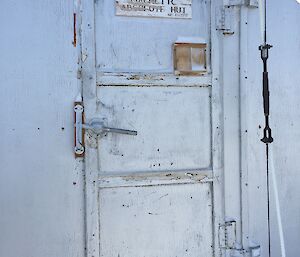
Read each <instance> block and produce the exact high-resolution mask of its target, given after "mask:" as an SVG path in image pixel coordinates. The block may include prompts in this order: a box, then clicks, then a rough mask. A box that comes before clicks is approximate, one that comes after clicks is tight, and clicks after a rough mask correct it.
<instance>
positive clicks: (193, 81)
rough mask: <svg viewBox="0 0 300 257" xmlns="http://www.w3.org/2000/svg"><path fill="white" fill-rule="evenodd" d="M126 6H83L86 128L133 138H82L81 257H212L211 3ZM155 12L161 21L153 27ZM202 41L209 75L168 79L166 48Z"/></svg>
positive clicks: (106, 2)
mask: <svg viewBox="0 0 300 257" xmlns="http://www.w3.org/2000/svg"><path fill="white" fill-rule="evenodd" d="M132 2H137V1H112V0H98V1H95V3H92V1H90V3H88V2H87V1H85V2H84V3H83V8H82V10H83V18H82V67H83V70H82V74H83V86H84V95H83V97H84V105H85V120H86V122H89V121H91V120H92V119H94V118H98V119H99V120H100V121H101V122H102V123H103V126H105V127H111V128H118V129H126V130H131V131H136V132H137V135H134V132H132V133H129V134H128V133H127V134H126V133H120V132H122V131H113V130H112V131H110V132H107V133H102V134H100V135H98V136H96V135H95V134H94V133H92V132H91V131H88V132H87V134H86V161H85V162H86V176H87V177H86V181H87V183H86V186H87V187H86V197H87V199H86V200H87V204H86V208H87V252H88V256H95V257H96V256H97V257H98V256H104V257H111V256H115V257H142V256H147V257H158V256H159V257H168V256H169V257H174V256H192V257H196V256H199V257H200V256H201V257H210V256H213V251H214V243H215V240H214V234H215V233H214V217H213V211H214V208H215V206H214V204H213V203H215V202H216V200H215V201H214V202H213V197H212V195H213V191H214V190H215V188H214V186H215V185H214V183H213V179H212V178H213V156H215V154H213V151H212V145H213V136H212V119H213V115H212V109H213V108H214V107H212V101H211V97H212V87H211V85H212V84H211V72H210V66H211V65H210V55H209V53H210V51H209V49H210V41H211V37H210V3H209V1H202V0H201V1H200V0H199V1H193V3H192V5H191V6H190V5H189V4H190V3H191V1H190V0H185V1H152V4H150V5H149V4H146V3H143V4H139V6H142V7H139V8H144V9H143V11H141V9H134V8H133V7H132V8H131V7H128V3H132ZM140 2H141V1H140ZM142 2H149V1H142ZM150 2H151V1H150ZM158 2H160V4H159V3H158ZM126 3H127V6H126ZM153 3H154V4H153ZM179 3H181V4H182V5H183V6H185V7H186V9H185V11H184V12H187V14H186V15H183V14H182V13H181V14H180V12H183V9H181V11H179V10H180V9H179V5H178V4H179ZM123 4H124V5H123ZM124 6H125V7H124ZM133 6H135V5H134V4H133ZM153 6H154V7H153ZM157 6H159V7H157ZM175 7H178V8H177V9H176V8H175ZM126 8H127V9H126ZM128 8H129V9H128ZM155 8H156V9H155ZM163 8H165V9H163ZM167 8H169V9H167ZM171 8H173V9H171ZM152 10H155V12H160V10H164V11H165V13H163V14H157V13H156V15H154V16H155V17H153V15H152ZM126 11H127V12H126ZM175 11H176V12H178V14H174V12H175ZM144 16H147V17H144ZM163 16H165V17H163ZM180 38H181V39H180ZM199 38H201V40H202V41H201V42H202V43H203V42H204V43H206V44H207V47H206V48H207V58H206V59H207V60H206V72H205V73H204V75H202V76H175V75H174V71H173V43H175V42H176V41H178V40H179V39H180V40H181V41H184V40H186V41H187V42H189V43H191V42H193V40H194V41H197V40H198V41H199V40H200V39H199ZM198 41H197V42H198ZM216 151H217V150H216ZM219 205H220V206H221V203H219ZM216 213H217V212H216ZM215 218H216V214H215Z"/></svg>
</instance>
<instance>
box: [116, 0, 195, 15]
mask: <svg viewBox="0 0 300 257" xmlns="http://www.w3.org/2000/svg"><path fill="white" fill-rule="evenodd" d="M116 15H118V16H145V17H162V18H175V19H176V18H177V19H191V18H192V0H116Z"/></svg>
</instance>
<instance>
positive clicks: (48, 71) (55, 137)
mask: <svg viewBox="0 0 300 257" xmlns="http://www.w3.org/2000/svg"><path fill="white" fill-rule="evenodd" d="M73 8H74V7H73V1H59V0H51V1H50V0H47V1H44V0H43V1H16V0H3V1H1V3H0V31H1V40H0V49H1V58H0V74H1V75H0V85H1V86H0V95H1V103H0V107H1V108H0V117H1V121H0V135H1V145H2V147H1V149H0V163H1V168H0V231H1V233H0V256H1V257H17V256H20V257H21V256H22V257H38V256H43V257H50V256H51V257H53V256H64V257H74V256H76V257H77V256H80V257H82V256H83V255H84V217H83V210H84V206H83V182H82V179H83V176H82V164H81V163H80V162H77V161H75V159H74V157H73V152H72V151H73V112H72V105H73V101H74V98H75V96H76V95H77V94H78V86H77V79H76V76H77V75H76V74H77V49H76V48H75V47H74V46H73V45H72V40H73Z"/></svg>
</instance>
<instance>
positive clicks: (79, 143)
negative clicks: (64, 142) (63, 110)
mask: <svg viewBox="0 0 300 257" xmlns="http://www.w3.org/2000/svg"><path fill="white" fill-rule="evenodd" d="M83 111H84V108H83V105H82V103H80V102H75V106H74V112H75V124H74V126H75V148H74V151H75V156H76V157H83V155H84V151H85V148H84V138H83V129H88V130H91V131H92V132H93V133H95V134H96V135H99V136H102V135H104V134H106V133H118V134H124V135H132V136H136V135H137V131H135V130H127V129H119V128H110V127H106V126H104V123H103V120H102V119H98V118H95V119H92V120H91V121H90V122H89V123H88V124H84V123H83Z"/></svg>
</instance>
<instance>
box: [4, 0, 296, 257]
mask: <svg viewBox="0 0 300 257" xmlns="http://www.w3.org/2000/svg"><path fill="white" fill-rule="evenodd" d="M269 2H270V3H269V18H268V20H269V22H268V25H269V39H270V40H269V42H270V43H271V44H273V45H274V48H272V49H271V50H270V59H269V71H270V74H269V76H270V90H271V126H272V128H273V133H274V139H275V141H274V144H273V147H274V156H275V157H276V159H275V160H274V163H275V168H276V172H277V175H278V182H279V193H280V201H281V205H282V212H283V222H284V232H285V236H286V245H287V253H288V256H297V253H298V252H299V244H297V243H298V242H299V238H300V232H299V231H300V220H299V217H300V201H299V198H300V192H299V186H298V184H299V182H300V172H299V169H300V161H299V158H298V152H299V151H300V149H299V148H300V145H299V143H298V141H299V137H300V134H299V126H300V117H299V116H300V112H299V104H298V95H300V87H298V84H299V81H300V73H299V72H298V67H299V58H300V29H299V26H298V23H299V20H300V5H299V4H297V2H296V1H294V0H288V1H284V3H282V1H279V0H274V1H272V2H271V1H269ZM0 6H1V8H0V29H1V41H0V50H1V58H0V74H1V76H0V95H1V98H2V101H1V104H0V106H1V109H0V116H1V121H0V134H1V135H2V137H1V143H2V148H1V150H0V161H1V164H2V165H1V169H0V231H1V233H0V257H16V256H32V257H38V256H45V257H48V256H49V257H50V256H84V247H85V246H84V203H83V198H84V195H83V172H82V163H81V162H80V161H75V159H74V158H73V152H72V150H73V149H72V146H73V112H72V105H73V101H74V99H75V96H76V95H77V94H78V91H79V87H78V81H77V79H76V76H77V49H76V48H74V47H73V45H72V40H73V9H74V6H73V2H71V1H58V0H55V1H49V0H47V1H27V2H24V3H21V2H20V1H16V0H4V1H2V2H1V3H0ZM234 15H235V17H236V18H237V19H239V10H238V8H236V9H235V14H234ZM234 29H235V31H236V33H235V34H234V35H232V36H225V37H224V39H223V43H224V46H223V48H224V49H223V51H224V52H226V54H225V55H224V59H223V60H222V62H223V67H224V69H225V70H226V71H228V72H225V74H224V78H223V84H222V85H223V87H224V91H223V93H224V94H223V103H224V136H225V138H224V151H225V155H224V171H225V190H226V193H225V197H226V210H225V212H226V213H225V214H226V216H232V217H239V215H240V207H241V203H240V198H239V197H238V194H239V193H240V184H239V183H240V182H239V176H240V173H239V172H240V170H239V164H240V163H239V161H240V160H239V147H240V145H239V136H238V133H239V129H240V125H239V124H238V122H239V115H240V113H239V107H240V106H239V103H238V98H239V93H240V91H239V90H240V89H239V77H238V76H239V74H238V72H239V71H238V65H239V56H238V53H239V52H237V51H236V49H237V48H239V47H240V46H239V44H238V40H239V28H238V27H235V28H234ZM247 36H248V47H247V49H248V52H247V53H248V63H247V64H248V65H247V67H248V74H247V80H248V83H247V85H248V92H249V94H248V98H247V102H248V110H249V112H248V116H247V122H248V123H247V124H248V125H247V126H248V127H247V128H248V129H247V134H248V152H247V153H248V159H247V160H248V171H249V185H248V187H249V202H248V205H249V226H250V227H249V239H250V240H253V241H257V242H258V243H260V244H262V246H263V255H262V256H263V257H265V256H267V255H266V246H267V241H266V232H267V231H266V190H265V189H266V188H265V183H266V179H265V156H264V145H263V144H262V143H261V142H260V138H261V135H262V129H260V128H259V125H261V126H262V127H263V110H262V96H261V70H262V66H261V61H260V59H259V51H258V50H257V47H258V45H259V44H260V34H259V16H258V10H257V9H251V10H249V12H248V33H247ZM226 57H227V58H226ZM229 62H230V63H231V64H232V65H231V66H230V68H229V66H228V63H229ZM242 104H243V102H242ZM62 128H64V129H62ZM226 188H227V189H226ZM238 222H239V220H238ZM238 228H239V231H240V229H241V224H238ZM239 237H240V235H239ZM278 242H279V241H278V234H277V225H276V222H275V213H274V209H273V208H272V244H273V255H272V257H277V256H278V257H279V256H280V255H279V248H278V245H279V243H278Z"/></svg>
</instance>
